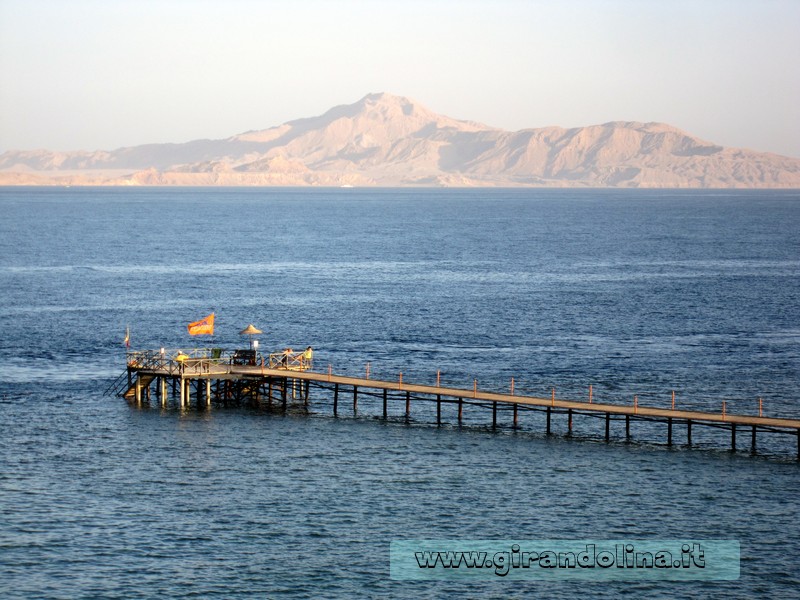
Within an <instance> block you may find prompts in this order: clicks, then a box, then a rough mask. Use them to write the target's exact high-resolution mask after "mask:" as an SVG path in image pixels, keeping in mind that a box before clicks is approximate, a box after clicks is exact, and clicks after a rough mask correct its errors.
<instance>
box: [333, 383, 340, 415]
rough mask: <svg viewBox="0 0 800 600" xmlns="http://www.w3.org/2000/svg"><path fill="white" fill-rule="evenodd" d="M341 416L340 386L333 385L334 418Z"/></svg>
mask: <svg viewBox="0 0 800 600" xmlns="http://www.w3.org/2000/svg"><path fill="white" fill-rule="evenodd" d="M338 414H339V384H338V383H334V384H333V416H334V417H335V416H337V415H338Z"/></svg>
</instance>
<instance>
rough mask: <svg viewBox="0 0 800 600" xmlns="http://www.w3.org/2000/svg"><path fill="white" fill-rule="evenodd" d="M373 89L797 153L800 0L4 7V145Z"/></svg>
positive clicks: (163, 138)
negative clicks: (644, 126)
mask: <svg viewBox="0 0 800 600" xmlns="http://www.w3.org/2000/svg"><path fill="white" fill-rule="evenodd" d="M371 92H390V93H392V94H397V95H401V96H408V97H410V98H413V99H414V100H417V101H418V102H420V103H422V104H423V105H425V106H427V107H428V108H430V109H431V110H434V111H436V112H439V113H442V114H445V115H448V116H451V117H455V118H459V119H469V120H474V121H480V122H483V123H486V124H488V125H492V126H495V127H502V128H505V129H510V130H517V129H523V128H528V127H544V126H547V125H560V126H563V127H575V126H582V125H592V124H597V123H604V122H607V121H615V120H624V121H634V120H635V121H661V122H665V123H669V124H671V125H675V126H676V127H680V128H681V129H684V130H686V131H688V132H689V133H692V134H694V135H697V136H699V137H701V138H703V139H705V140H708V141H712V142H716V143H719V144H722V145H725V146H740V147H746V148H752V149H755V150H764V151H772V152H778V153H781V154H787V155H791V156H796V157H800V0H690V1H682V0H669V1H666V0H651V1H650V0H594V1H592V0H583V1H579V0H552V1H543V0H542V1H536V0H450V1H448V0H440V1H436V0H428V1H417V0H399V1H389V0H385V1H381V0H372V1H367V0H362V1H345V0H318V1H314V0H279V1H269V0H215V1H205V0H0V151H4V150H9V149H35V148H48V149H53V150H77V149H83V150H96V149H114V148H118V147H121V146H132V145H137V144H143V143H148V142H184V141H189V140H192V139H197V138H224V137H228V136H230V135H234V134H236V133H240V132H243V131H247V130H250V129H263V128H267V127H270V126H273V125H279V124H281V123H284V122H285V121H288V120H292V119H296V118H301V117H309V116H314V115H318V114H321V113H323V112H325V111H326V110H327V109H329V108H331V107H332V106H335V105H338V104H350V103H353V102H355V101H357V100H359V99H360V98H361V97H362V96H364V95H366V94H368V93H371Z"/></svg>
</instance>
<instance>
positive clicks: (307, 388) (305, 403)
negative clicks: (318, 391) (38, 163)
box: [303, 381, 311, 406]
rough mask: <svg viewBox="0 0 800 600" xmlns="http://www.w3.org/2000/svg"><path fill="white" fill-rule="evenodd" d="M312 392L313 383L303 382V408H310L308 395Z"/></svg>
mask: <svg viewBox="0 0 800 600" xmlns="http://www.w3.org/2000/svg"><path fill="white" fill-rule="evenodd" d="M310 390H311V382H310V381H305V382H303V406H308V394H309V391H310Z"/></svg>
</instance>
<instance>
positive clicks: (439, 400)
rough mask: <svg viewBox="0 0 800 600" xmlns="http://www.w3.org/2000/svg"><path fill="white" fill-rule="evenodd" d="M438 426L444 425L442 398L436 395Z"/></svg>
mask: <svg viewBox="0 0 800 600" xmlns="http://www.w3.org/2000/svg"><path fill="white" fill-rule="evenodd" d="M436 424H437V425H441V424H442V397H441V395H439V394H436Z"/></svg>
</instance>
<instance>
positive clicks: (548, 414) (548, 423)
mask: <svg viewBox="0 0 800 600" xmlns="http://www.w3.org/2000/svg"><path fill="white" fill-rule="evenodd" d="M547 435H550V407H549V406H548V407H547Z"/></svg>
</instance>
